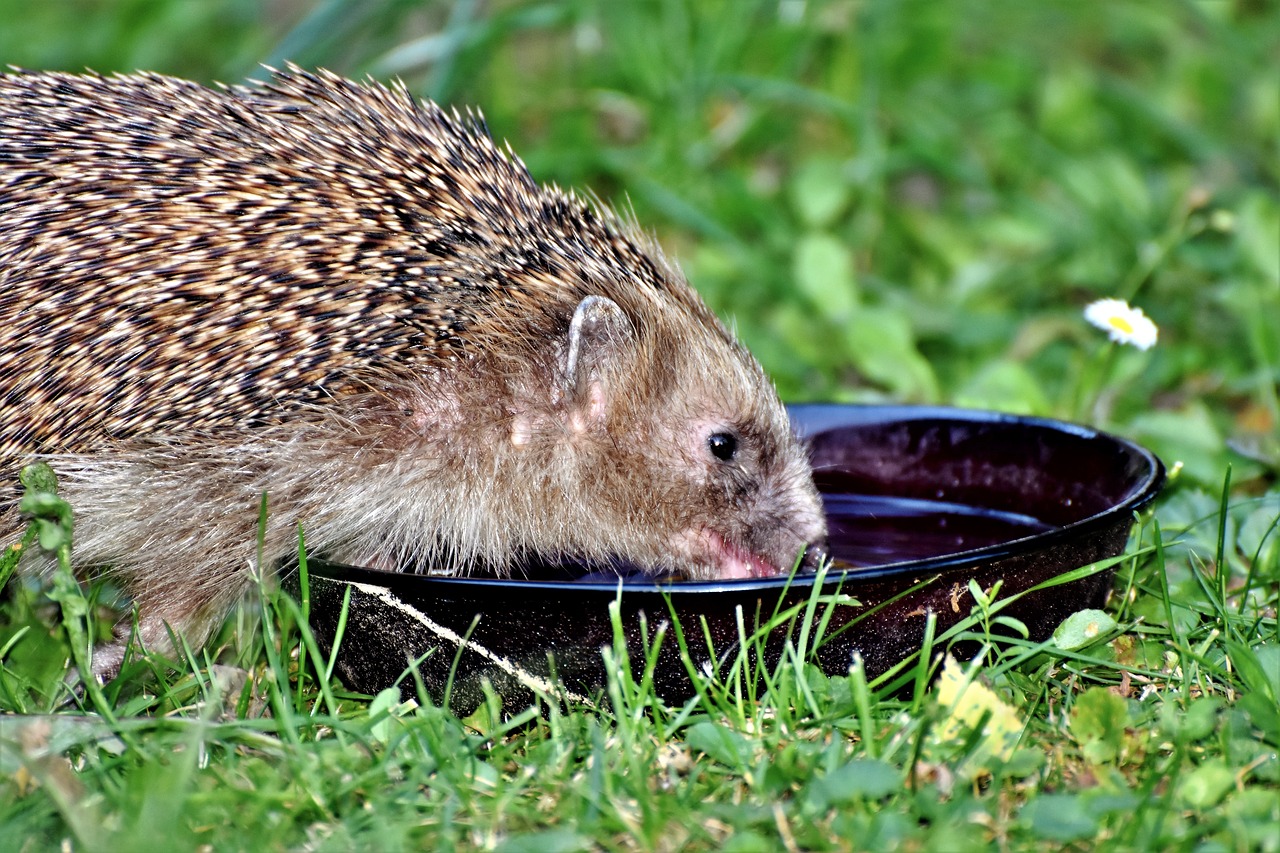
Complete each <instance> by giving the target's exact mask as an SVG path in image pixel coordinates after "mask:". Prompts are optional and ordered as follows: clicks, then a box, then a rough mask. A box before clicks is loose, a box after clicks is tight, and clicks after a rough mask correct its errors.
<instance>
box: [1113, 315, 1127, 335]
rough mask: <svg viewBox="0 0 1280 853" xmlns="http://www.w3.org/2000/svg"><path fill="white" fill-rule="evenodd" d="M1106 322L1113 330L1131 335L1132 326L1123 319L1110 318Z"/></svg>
mask: <svg viewBox="0 0 1280 853" xmlns="http://www.w3.org/2000/svg"><path fill="white" fill-rule="evenodd" d="M1107 322H1109V323H1110V324H1111V325H1112V326H1113V327H1114V328H1116V329H1119V330H1120V331H1122V332H1124V333H1125V334H1126V335H1132V334H1133V326H1132V325H1131V324H1130V323H1129V321H1128V320H1126V319H1125V318H1123V317H1112V318H1111V319H1110V320H1108V321H1107Z"/></svg>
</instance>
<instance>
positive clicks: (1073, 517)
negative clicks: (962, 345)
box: [309, 405, 1164, 712]
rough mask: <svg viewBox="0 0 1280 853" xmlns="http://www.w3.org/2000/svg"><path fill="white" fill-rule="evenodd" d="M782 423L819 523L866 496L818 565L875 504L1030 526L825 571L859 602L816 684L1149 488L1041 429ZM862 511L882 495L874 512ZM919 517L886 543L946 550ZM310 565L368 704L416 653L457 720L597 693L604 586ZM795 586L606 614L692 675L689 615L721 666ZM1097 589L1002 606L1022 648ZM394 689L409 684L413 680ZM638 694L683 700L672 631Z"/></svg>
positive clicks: (1098, 553) (959, 423)
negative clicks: (817, 497)
mask: <svg viewBox="0 0 1280 853" xmlns="http://www.w3.org/2000/svg"><path fill="white" fill-rule="evenodd" d="M791 415H792V418H793V420H794V421H795V423H796V425H797V428H798V429H799V431H800V432H801V433H802V434H804V435H806V436H808V437H809V441H810V448H811V456H812V459H813V462H814V468H815V471H817V472H818V481H819V486H820V488H822V489H823V492H824V499H829V500H830V501H831V502H829V503H828V509H829V511H830V510H831V509H832V507H833V505H835V504H836V503H838V498H837V497H832V496H829V495H828V492H829V491H831V490H834V491H838V492H849V493H856V494H858V495H862V496H868V497H869V499H870V500H871V501H872V503H871V505H870V509H869V510H867V511H865V512H863V513H862V515H861V516H860V517H856V518H849V519H844V523H843V524H842V523H841V520H840V519H833V536H832V551H833V555H834V556H835V557H837V558H840V557H844V556H846V553H847V552H850V551H856V550H857V549H856V548H855V547H854V546H856V545H857V544H858V543H857V541H856V540H857V537H858V535H859V531H862V530H866V531H868V532H867V534H866V535H867V536H868V537H869V538H871V539H874V538H876V537H877V536H879V535H880V534H878V533H875V532H874V531H876V530H878V529H879V525H881V524H882V523H883V522H884V520H885V519H884V515H885V513H884V512H881V510H885V511H886V512H888V514H890V515H891V514H893V512H894V511H895V510H894V508H895V507H900V506H907V507H908V508H911V507H916V506H925V507H929V506H941V507H944V508H945V507H947V506H950V505H963V506H968V507H971V508H976V509H977V512H978V516H977V517H978V520H979V521H982V520H983V519H985V518H986V517H987V516H988V515H991V516H992V517H995V518H997V519H1001V518H1004V517H1005V516H1008V517H1012V518H1015V519H1030V523H1031V524H1032V525H1033V526H1032V527H1029V528H1027V529H1026V530H1023V531H1022V532H1021V533H1019V532H1018V530H1017V528H1016V527H1015V528H1012V531H1013V532H1011V533H1010V534H1009V538H1008V541H994V542H989V543H987V544H979V545H978V547H972V546H971V545H972V543H970V542H966V541H965V539H964V537H963V536H961V537H958V538H957V539H956V540H954V541H955V543H956V544H955V546H954V547H953V548H951V549H949V550H950V552H944V553H937V554H934V555H932V556H923V557H919V556H917V557H916V558H913V559H905V560H896V561H895V560H894V557H893V554H892V551H893V548H890V549H889V551H890V553H889V555H888V556H887V557H886V558H885V559H888V560H890V561H891V562H888V563H887V564H882V565H865V566H863V567H861V568H857V569H851V570H848V571H831V572H829V573H828V574H827V576H826V578H825V581H824V584H823V587H822V589H821V590H820V592H821V593H823V594H827V593H831V594H833V595H834V594H836V593H842V594H844V595H846V596H850V597H852V598H854V599H856V600H857V602H858V604H857V605H853V604H838V605H835V606H834V607H833V608H832V615H831V620H830V623H829V624H828V626H827V629H826V640H825V642H824V644H823V645H822V646H821V647H820V648H819V649H818V652H817V659H818V661H819V662H820V664H821V666H822V667H823V668H824V669H825V670H826V671H827V672H828V673H829V674H833V675H836V674H841V675H842V674H845V673H847V671H848V668H849V665H850V662H851V661H852V659H853V656H854V655H855V653H856V654H860V655H861V656H862V659H863V661H864V662H865V666H866V669H867V672H868V675H869V676H872V677H874V676H875V675H877V674H879V673H882V672H884V671H886V670H887V669H888V668H890V667H891V666H893V665H894V664H895V663H897V662H899V661H901V660H902V659H903V658H905V657H906V656H908V655H909V654H910V653H911V652H913V651H915V650H917V649H918V648H919V647H920V644H921V642H922V640H923V632H924V626H925V621H926V614H928V613H930V612H932V613H934V614H936V619H937V622H936V631H937V633H939V634H941V633H942V632H943V631H945V630H946V629H947V628H948V627H950V626H951V625H953V624H955V623H956V622H957V621H959V620H961V619H963V618H965V617H966V616H968V614H969V612H970V609H971V608H972V606H973V600H972V597H971V595H970V593H969V590H968V584H969V581H970V580H971V579H972V580H975V581H977V583H978V585H979V586H980V587H981V588H983V589H990V588H991V586H992V584H993V583H995V582H996V581H997V580H999V581H1002V582H1003V584H1002V588H1001V590H1002V593H1001V594H1002V596H1007V595H1011V594H1013V593H1018V592H1021V591H1023V590H1027V589H1030V588H1031V587H1034V586H1036V585H1037V584H1040V583H1041V582H1043V581H1046V580H1048V579H1050V578H1052V577H1055V576H1056V575H1059V574H1062V573H1064V572H1066V571H1069V570H1072V569H1075V568H1078V567H1081V566H1085V565H1088V564H1090V563H1093V562H1096V561H1099V560H1102V559H1104V558H1107V557H1111V556H1115V555H1117V554H1119V553H1120V552H1121V551H1122V550H1123V549H1124V546H1125V542H1126V540H1127V537H1128V534H1129V530H1130V528H1131V526H1132V524H1133V521H1134V513H1135V512H1136V511H1137V510H1140V509H1142V508H1143V507H1145V506H1146V505H1147V504H1149V503H1150V502H1151V501H1152V500H1153V499H1154V498H1155V496H1156V494H1157V492H1158V491H1159V489H1160V486H1161V484H1162V482H1163V480H1164V469H1163V467H1162V465H1161V464H1160V461H1159V460H1158V459H1157V458H1156V457H1155V456H1154V455H1153V454H1151V453H1150V452H1148V451H1147V450H1145V449H1143V448H1141V447H1139V446H1137V445H1135V444H1133V443H1131V442H1128V441H1125V440H1123V439H1119V438H1116V437H1114V436H1110V435H1106V434H1104V433H1100V432H1096V431H1094V430H1091V429H1087V428H1084V427H1079V426H1074V425H1071V424H1065V423H1061V422H1057V421H1050V420H1044V419H1037V418H1023V417H1013V416H1008V415H1001V414H994V413H989V412H979V411H969V410H959V409H944V408H917V407H896V406H894V407H879V406H876V407H864V406H834V405H809V406H795V407H792V408H791ZM878 500H885V501H887V503H886V504H885V506H884V507H881V506H879V505H878V504H877V503H876V501H878ZM886 507H887V509H885V508H886ZM925 518H926V521H927V522H928V523H929V524H930V525H932V527H930V531H929V534H928V536H924V537H918V536H916V535H915V534H914V533H912V532H911V531H907V533H906V535H905V536H902V535H899V537H898V538H899V540H901V541H905V542H906V544H907V545H908V546H909V548H908V550H910V548H911V547H914V546H916V545H918V543H919V542H920V541H925V540H929V539H930V537H932V540H930V541H932V544H933V546H934V547H935V550H936V549H938V548H942V550H943V551H947V550H948V549H947V548H943V547H942V546H945V545H946V544H947V543H948V542H951V541H952V540H950V539H948V538H947V537H948V536H950V532H949V531H948V530H947V529H946V525H947V524H948V523H953V524H954V523H955V521H956V520H955V519H951V520H950V521H948V519H946V518H943V517H942V516H936V517H935V516H931V515H929V514H928V513H927V512H926V515H925ZM959 521H960V522H963V521H964V519H963V518H960V519H959ZM1037 524H1038V526H1034V525H1037ZM962 526H963V525H962ZM935 528H940V529H941V531H942V533H943V534H944V535H942V536H941V537H939V536H938V533H939V530H938V529H935ZM899 534H901V531H899ZM890 538H892V537H890ZM901 541H900V543H899V544H901ZM957 548H958V549H960V550H956V549H957ZM842 552H843V553H842ZM871 553H873V554H874V553H875V551H874V549H872V551H871ZM863 557H864V560H865V553H864V554H863ZM309 568H310V578H311V581H310V584H311V599H312V605H311V612H312V617H311V618H312V625H313V627H314V628H315V630H316V631H317V633H318V636H319V638H320V640H321V642H322V644H325V645H326V646H327V645H329V644H331V643H332V640H333V637H334V633H335V630H336V627H337V623H338V615H339V612H340V610H341V607H342V601H343V595H344V592H345V591H346V590H347V589H350V591H351V599H350V604H349V610H348V617H347V624H346V629H345V633H344V636H343V640H342V645H341V648H340V652H339V656H338V672H339V674H340V675H341V676H342V678H343V680H344V681H345V682H346V684H347V685H348V686H349V687H351V688H354V689H356V690H360V691H362V692H366V693H373V692H376V691H378V690H381V689H383V688H386V687H388V686H390V685H392V684H394V683H395V682H396V681H397V679H399V678H400V677H401V675H402V673H403V672H404V671H405V669H406V666H407V663H408V662H409V661H414V660H418V659H419V658H423V656H424V655H425V659H424V660H423V661H422V663H421V664H420V665H419V667H418V670H419V672H420V674H421V677H422V680H423V682H424V684H425V685H426V687H427V689H428V691H429V692H430V693H431V694H432V696H433V699H434V700H435V701H437V702H441V701H444V699H445V692H446V685H448V684H449V682H450V679H451V677H452V687H451V692H450V693H449V696H448V701H449V703H450V705H451V706H452V707H453V708H454V709H455V710H456V711H459V712H467V711H469V710H470V709H472V708H474V707H476V706H477V705H478V703H479V702H480V701H481V699H482V697H483V694H482V690H481V683H482V679H488V680H489V682H490V683H492V685H493V686H494V689H495V690H496V691H497V693H498V694H499V695H500V696H502V697H503V700H504V702H505V703H507V705H508V706H509V707H520V706H522V704H523V703H527V702H528V701H529V699H530V692H529V686H530V685H535V686H543V685H545V686H546V687H545V688H544V689H549V690H550V691H551V692H554V690H561V691H564V695H569V696H578V697H592V696H595V695H597V694H598V693H599V691H600V688H601V686H602V685H603V684H604V681H605V672H604V665H603V658H602V655H601V648H602V647H604V646H607V645H610V644H611V643H612V639H613V629H612V626H611V623H610V617H609V612H608V607H609V604H610V603H611V602H613V601H614V600H615V599H618V598H619V583H618V581H616V580H614V581H595V582H590V581H530V580H495V579H481V578H439V577H429V576H424V575H413V574H395V573H389V572H383V571H375V570H371V569H361V568H353V567H349V566H339V565H334V564H329V563H324V562H320V561H315V560H313V561H311V563H310V567H309ZM814 583H815V577H814V576H813V575H800V576H797V577H795V578H794V579H790V580H789V579H787V578H769V579H764V580H739V581H724V582H711V583H690V582H684V583H680V582H676V583H655V582H652V581H647V580H642V581H638V580H633V579H630V578H628V579H627V580H626V581H625V582H624V583H623V584H622V585H621V599H620V601H621V606H620V611H621V620H622V625H623V627H624V631H625V633H626V635H627V639H628V645H629V646H630V652H631V656H632V659H633V661H634V660H643V654H644V652H643V644H642V638H641V619H642V614H643V616H644V617H645V618H646V619H647V623H648V631H649V634H650V636H652V634H653V631H654V629H655V627H656V626H657V625H658V624H660V623H663V622H668V621H669V620H670V617H671V615H672V614H673V613H674V614H675V616H676V617H677V618H678V619H679V622H680V625H681V626H682V627H683V630H684V633H685V635H686V637H687V639H688V644H689V648H690V650H691V651H693V652H694V655H695V660H694V665H695V666H703V667H706V666H710V665H713V664H714V662H713V661H711V660H710V657H711V655H710V653H709V652H707V651H706V650H707V643H706V640H705V639H704V636H705V635H704V633H703V629H702V622H703V620H705V624H706V630H707V634H708V635H709V636H710V637H711V641H712V645H711V647H712V648H714V649H715V652H716V657H717V658H719V659H720V660H726V659H727V660H732V659H733V658H734V657H735V656H736V654H737V640H738V636H739V624H738V618H739V617H738V608H741V614H742V619H743V621H744V622H745V626H746V629H747V631H748V635H749V634H750V632H751V630H752V627H753V625H754V624H755V621H756V618H757V614H763V617H764V618H766V619H767V618H768V617H769V616H770V615H771V614H773V613H775V612H777V611H778V610H779V609H781V608H787V607H790V606H793V605H795V604H798V603H801V602H805V601H807V600H808V599H809V598H810V596H811V595H812V593H813V592H814V589H813V587H814ZM913 587H918V588H915V589H913ZM1110 588H1111V572H1110V571H1104V572H1100V573H1097V574H1093V575H1091V576H1089V577H1086V578H1083V579H1080V580H1076V581H1073V582H1071V583H1067V584H1062V585H1058V586H1054V587H1051V588H1048V589H1044V590H1039V591H1037V592H1034V593H1031V594H1029V595H1027V596H1025V597H1023V598H1022V599H1020V600H1019V601H1017V602H1016V603H1014V604H1013V605H1012V606H1011V607H1010V608H1009V609H1007V610H1005V611H1004V613H1005V614H1007V615H1010V616H1013V617H1015V618H1017V619H1020V620H1021V621H1022V622H1023V623H1025V624H1026V626H1027V628H1028V629H1029V630H1030V632H1031V635H1032V638H1033V639H1037V640H1039V639H1043V638H1045V637H1048V636H1049V635H1050V634H1051V633H1052V631H1053V629H1054V628H1055V627H1056V626H1057V625H1058V624H1059V623H1060V622H1061V621H1062V619H1064V618H1065V617H1066V616H1068V615H1070V614H1071V613H1073V612H1075V611H1077V610H1080V609H1083V608H1087V607H1100V606H1102V604H1103V603H1104V601H1105V599H1106V596H1107V594H1108V592H1109V591H1110ZM904 592H906V594H903V593H904ZM895 597H896V598H895ZM477 616H478V617H479V619H478V620H477V619H476V617H477ZM859 616H862V617H863V618H861V619H857V617H859ZM853 620H856V621H853ZM851 621H852V624H851ZM473 622H474V625H473ZM845 626H848V627H847V628H846V627H845ZM842 629H843V630H842ZM785 634H786V630H785V629H784V628H783V629H779V630H777V631H775V632H774V634H773V635H771V636H770V638H769V642H768V643H767V644H765V657H766V661H765V663H766V664H770V665H771V664H772V663H773V662H775V661H776V659H777V657H778V655H780V654H781V652H782V648H783V645H784V642H785ZM464 637H467V640H466V642H465V644H464V643H463V638H464ZM460 646H462V651H461V652H459V647H460ZM701 658H707V659H708V660H702V659H701ZM553 673H554V677H553V675H552V674H553ZM402 683H403V684H404V685H405V686H406V688H407V689H408V690H412V689H413V680H412V678H408V679H405V680H404V681H403V682H402ZM655 684H656V688H657V690H658V692H659V694H660V695H662V696H663V697H664V698H666V699H667V700H669V701H678V700H680V699H682V698H684V697H686V696H688V695H690V694H691V692H692V689H693V688H692V683H691V681H690V678H689V676H688V673H687V670H686V667H685V665H684V663H682V661H681V659H680V655H679V649H678V647H677V645H676V643H675V640H674V636H673V635H672V632H671V631H668V634H667V637H666V641H665V642H664V643H663V645H662V647H661V648H660V650H659V659H658V664H657V668H656V671H655ZM552 685H554V687H553V686H552Z"/></svg>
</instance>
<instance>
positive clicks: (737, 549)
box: [689, 529, 782, 580]
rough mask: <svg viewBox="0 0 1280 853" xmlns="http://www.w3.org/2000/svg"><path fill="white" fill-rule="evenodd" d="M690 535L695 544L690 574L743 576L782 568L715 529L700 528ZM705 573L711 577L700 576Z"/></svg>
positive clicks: (721, 577)
mask: <svg viewBox="0 0 1280 853" xmlns="http://www.w3.org/2000/svg"><path fill="white" fill-rule="evenodd" d="M690 539H691V540H692V541H691V542H690V544H691V545H693V547H692V548H690V549H689V550H690V551H692V554H693V561H694V563H695V564H696V565H695V567H694V568H692V569H691V570H690V574H691V575H695V578H694V579H695V580H744V579H746V578H767V577H773V576H774V575H779V574H782V570H781V569H779V568H778V567H777V566H776V565H774V564H773V563H772V562H770V561H769V560H768V559H766V558H765V557H763V556H761V555H759V554H753V553H752V552H751V551H748V550H747V549H746V548H743V547H742V546H741V545H738V544H736V543H734V542H730V541H728V540H726V539H725V538H724V537H723V536H721V535H720V534H719V533H716V532H715V531H714V530H705V529H704V530H700V531H698V532H697V533H694V534H693V535H692V536H691V537H690ZM703 573H706V574H707V575H710V577H706V578H700V577H697V575H701V574H703Z"/></svg>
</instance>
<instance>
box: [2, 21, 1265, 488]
mask: <svg viewBox="0 0 1280 853" xmlns="http://www.w3.org/2000/svg"><path fill="white" fill-rule="evenodd" d="M285 61H293V62H297V63H299V64H301V65H303V66H309V67H310V66H323V67H327V68H330V69H332V70H334V71H337V72H340V73H343V74H346V75H349V76H365V75H372V76H373V77H376V78H379V79H389V78H393V77H400V78H402V79H403V80H404V81H405V82H406V83H407V84H408V86H409V87H410V89H411V90H412V91H414V92H415V93H417V94H419V95H421V96H423V97H429V98H433V99H435V100H437V101H440V102H442V103H447V104H456V105H475V106H478V107H480V108H481V109H482V110H483V111H484V113H485V115H486V117H487V119H488V121H489V124H490V127H491V129H492V131H493V134H494V136H496V137H497V138H499V139H505V140H507V141H509V142H510V143H511V144H512V146H513V147H514V148H515V150H516V151H517V152H518V153H519V154H520V155H521V156H522V157H523V158H524V159H525V161H526V162H527V163H528V165H529V167H530V169H531V171H532V172H533V173H534V176H535V177H536V178H538V179H539V180H541V181H546V182H555V183H558V184H561V185H567V186H571V187H575V188H578V189H581V190H590V191H592V192H594V193H595V194H596V195H598V196H599V197H600V198H602V199H604V200H606V201H609V202H611V203H613V204H615V205H617V206H619V207H624V208H626V207H631V208H634V210H635V212H636V215H637V216H638V218H639V220H640V222H641V223H642V224H643V226H644V227H645V228H646V229H648V230H652V231H653V232H655V233H656V234H657V236H658V238H659V239H660V241H661V242H662V243H663V245H664V246H665V247H666V248H667V250H668V252H669V254H671V255H672V256H673V257H674V258H676V259H677V260H678V261H679V263H680V264H681V265H682V266H683V268H684V269H685V271H686V272H687V274H688V275H689V277H690V279H691V281H692V282H693V284H694V286H695V287H696V288H697V289H698V290H700V291H701V292H702V293H703V294H704V296H705V297H706V298H707V300H708V301H709V302H710V303H711V304H712V306H713V307H714V308H715V309H716V310H717V311H718V312H719V313H720V314H721V316H723V317H725V318H726V319H728V320H731V321H733V322H734V323H735V324H736V326H737V329H738V331H739V334H740V335H741V337H742V338H743V339H745V341H746V343H747V344H748V346H750V347H751V348H752V350H753V351H754V352H755V353H756V354H757V355H758V356H759V358H760V359H761V361H762V362H763V363H764V364H765V367H766V368H767V369H768V370H769V372H770V373H771V374H772V375H773V376H774V378H775V379H776V381H777V383H778V386H779V388H780V390H781V392H782V394H783V396H784V398H786V399H791V400H841V401H869V402H874V401H881V400H894V401H906V402H920V403H924V402H942V403H948V404H957V405H965V406H979V407H986V408H995V409H1002V410H1006V411H1012V412H1018V413H1033V414H1044V415H1052V416H1058V417H1066V418H1071V419H1075V420H1080V421H1084V422H1088V423H1092V424H1095V425H1098V426H1101V427H1104V428H1107V429H1110V430H1114V431H1116V432H1120V433H1123V434H1126V435H1129V436H1131V437H1134V438H1137V439H1139V440H1141V441H1144V442H1146V443H1148V444H1149V445H1150V446H1152V447H1153V449H1155V450H1157V451H1158V452H1159V453H1161V454H1162V455H1163V456H1164V457H1165V459H1166V462H1169V463H1173V462H1181V463H1183V467H1182V473H1181V476H1182V477H1183V478H1185V479H1186V480H1189V481H1190V482H1192V483H1198V484H1203V485H1205V486H1215V485H1220V484H1221V482H1222V478H1223V476H1224V471H1225V469H1226V465H1227V463H1228V462H1229V463H1231V464H1232V466H1233V468H1232V470H1233V475H1232V476H1233V480H1234V482H1235V483H1236V484H1237V485H1238V487H1243V488H1245V489H1250V490H1254V491H1255V492H1256V491H1257V490H1258V489H1259V488H1261V489H1263V490H1265V489H1266V488H1267V486H1268V484H1271V485H1274V482H1275V477H1276V471H1277V457H1278V456H1280V449H1278V445H1280V440H1278V439H1277V435H1278V434H1280V403H1278V400H1277V397H1278V395H1277V386H1278V384H1280V189H1278V188H1280V141H1278V140H1280V73H1277V69H1280V12H1278V11H1277V7H1276V5H1275V4H1274V3H1272V2H1267V0H1252V2H1251V0H1206V2H1189V0H1158V2H1155V1H1154V0H1153V2H1125V1H1124V0H1122V2H1108V3H1102V2H1086V3H1079V2H1037V3H1026V2H1020V0H1019V1H1016V2H1015V0H954V2H947V3H938V2H935V0H896V2H895V1H894V0H828V2H820V0H767V2H765V0H736V1H735V2H728V0H710V1H704V2H695V0H687V2H681V0H644V2H616V0H614V2H610V0H561V2H498V0H493V2H479V0H454V2H437V1H436V0H263V2H250V0H223V2H201V0H42V2H31V0H0V62H3V63H5V64H7V65H12V66H18V67H21V68H27V69H42V70H49V69H59V70H69V71H79V70H83V69H86V68H88V69H93V70H95V71H99V72H104V73H105V72H116V71H131V70H135V69H147V70H152V71H159V72H164V73H169V74H174V75H179V76H183V77H188V78H192V79H195V80H199V81H203V82H207V83H211V82H214V81H220V82H224V83H237V82H241V81H243V80H244V79H246V78H248V77H258V78H264V77H265V72H263V71H262V69H261V66H262V65H263V64H267V65H273V66H279V65H281V64H283V63H284V62H285ZM1103 297H1117V298H1121V299H1125V300H1128V301H1130V302H1131V303H1133V304H1134V305H1137V306H1140V307H1141V308H1142V309H1143V310H1144V311H1145V312H1146V313H1147V314H1148V315H1149V316H1150V317H1151V318H1153V319H1154V320H1155V322H1156V324H1157V325H1158V327H1159V330H1160V332H1159V342H1158V343H1157V344H1156V345H1155V347H1153V348H1152V349H1150V350H1148V351H1140V350H1138V349H1136V348H1133V347H1127V346H1118V345H1111V344H1108V343H1107V339H1106V335H1105V334H1104V333H1103V332H1101V331H1099V330H1097V329H1095V328H1092V327H1091V326H1089V325H1088V324H1087V323H1086V322H1085V321H1084V319H1083V317H1082V310H1083V308H1084V306H1085V305H1087V304H1088V303H1089V302H1091V301H1093V300H1095V299H1099V298H1103ZM1250 484H1252V485H1250Z"/></svg>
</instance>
